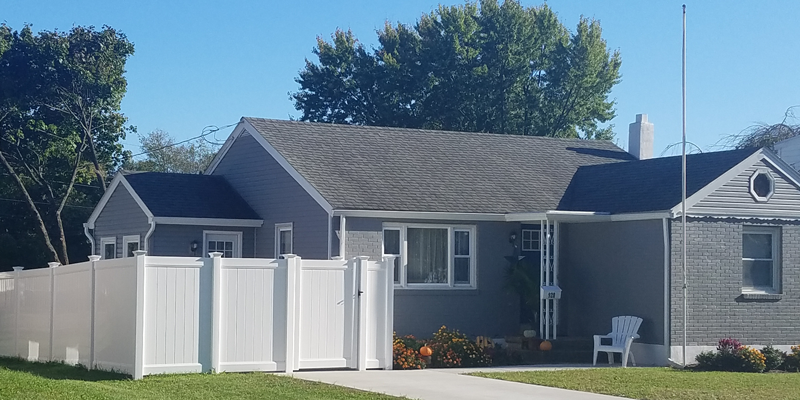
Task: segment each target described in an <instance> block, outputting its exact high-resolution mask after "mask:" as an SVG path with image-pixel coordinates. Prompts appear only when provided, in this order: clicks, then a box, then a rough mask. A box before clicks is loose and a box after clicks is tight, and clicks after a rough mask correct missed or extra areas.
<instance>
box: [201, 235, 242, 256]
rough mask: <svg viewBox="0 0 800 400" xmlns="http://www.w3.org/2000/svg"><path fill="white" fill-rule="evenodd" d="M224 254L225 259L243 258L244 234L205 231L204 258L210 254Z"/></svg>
mask: <svg viewBox="0 0 800 400" xmlns="http://www.w3.org/2000/svg"><path fill="white" fill-rule="evenodd" d="M213 252H218V253H222V257H224V258H240V257H241V256H242V233H241V232H223V231H203V257H208V253H213Z"/></svg>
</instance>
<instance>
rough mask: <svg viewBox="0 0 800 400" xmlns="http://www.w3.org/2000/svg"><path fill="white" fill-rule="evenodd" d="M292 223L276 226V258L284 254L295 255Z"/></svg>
mask: <svg viewBox="0 0 800 400" xmlns="http://www.w3.org/2000/svg"><path fill="white" fill-rule="evenodd" d="M292 230H293V226H292V223H291V222H289V223H284V224H275V258H278V257H280V256H282V255H284V254H293V253H292V251H293V250H294V249H293V246H292V242H293V237H292V236H294V235H293V232H292Z"/></svg>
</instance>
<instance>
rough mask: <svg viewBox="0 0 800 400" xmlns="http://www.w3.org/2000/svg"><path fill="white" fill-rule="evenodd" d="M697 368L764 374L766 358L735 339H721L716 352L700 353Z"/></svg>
mask: <svg viewBox="0 0 800 400" xmlns="http://www.w3.org/2000/svg"><path fill="white" fill-rule="evenodd" d="M696 360H697V363H698V368H699V369H703V370H709V371H730V372H764V370H765V369H766V361H767V358H766V357H765V356H764V354H762V353H761V352H760V351H758V350H757V349H754V348H752V347H748V346H744V345H742V344H741V343H740V342H739V341H738V340H736V339H730V338H728V339H722V340H720V341H719V343H718V344H717V351H716V352H710V351H706V352H702V353H700V354H699V355H698V356H697V358H696Z"/></svg>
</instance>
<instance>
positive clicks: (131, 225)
mask: <svg viewBox="0 0 800 400" xmlns="http://www.w3.org/2000/svg"><path fill="white" fill-rule="evenodd" d="M149 229H150V223H149V222H147V215H145V214H144V211H142V209H141V208H140V207H139V205H138V204H136V200H134V199H133V196H131V194H130V193H128V190H127V189H126V188H125V186H123V185H122V184H119V185H117V187H116V188H115V189H114V193H112V194H111V198H109V199H108V202H107V203H106V206H105V207H104V208H103V211H101V212H100V215H99V216H98V217H97V220H96V221H95V223H94V243H95V252H94V254H103V252H102V249H101V248H100V239H101V238H105V237H110V236H114V237H116V238H117V257H122V237H123V236H127V235H139V243H140V246H141V247H144V235H145V234H147V231H148V230H149Z"/></svg>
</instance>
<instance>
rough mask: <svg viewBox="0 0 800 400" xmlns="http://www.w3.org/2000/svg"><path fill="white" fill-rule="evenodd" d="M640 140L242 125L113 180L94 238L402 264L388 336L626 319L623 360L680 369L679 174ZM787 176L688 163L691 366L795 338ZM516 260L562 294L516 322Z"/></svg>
mask: <svg viewBox="0 0 800 400" xmlns="http://www.w3.org/2000/svg"><path fill="white" fill-rule="evenodd" d="M652 132H653V131H652V124H649V123H648V122H647V120H646V116H640V117H638V118H637V122H636V123H634V124H631V143H632V145H631V148H632V149H634V153H635V154H630V153H627V152H625V151H623V150H622V149H620V148H618V147H617V146H615V145H614V144H612V143H610V142H605V141H586V140H577V139H553V138H541V137H522V136H507V135H494V134H482V133H461V132H442V131H424V130H411V129H396V128H379V127H362V126H347V125H332V124H316V123H303V122H290V121H277V120H266V119H258V118H243V119H242V120H241V122H240V123H239V125H238V126H237V127H236V129H235V130H234V131H233V133H232V134H231V136H230V137H229V138H228V140H227V141H226V143H225V145H224V146H223V147H222V149H221V150H220V152H219V153H218V154H217V156H216V158H215V159H214V161H213V163H212V164H211V166H210V167H209V168H208V170H207V171H206V175H203V176H199V175H180V174H156V173H141V174H119V175H118V176H117V177H116V178H115V180H114V182H113V183H112V187H111V188H110V189H109V190H108V192H107V194H106V196H104V198H103V199H102V201H101V202H100V204H99V205H98V207H97V209H96V210H95V212H94V213H93V214H92V217H91V218H90V220H89V222H88V223H87V225H86V226H87V236H88V237H90V239H91V240H92V241H93V242H94V243H95V249H96V250H97V252H98V253H99V254H101V255H104V256H107V257H110V256H112V255H113V256H115V257H118V256H124V255H125V252H124V251H123V252H121V251H120V250H121V249H122V250H125V249H129V248H130V246H133V245H131V244H130V243H131V242H130V240H128V241H127V242H126V239H125V238H126V237H129V238H130V237H132V236H137V237H139V238H141V239H140V240H141V242H137V243H142V246H143V247H146V249H147V250H148V252H149V253H150V254H153V255H187V254H188V255H191V254H195V255H199V254H206V253H207V252H208V251H211V250H215V249H216V250H220V249H228V248H230V249H238V251H236V250H231V251H230V252H229V253H225V255H226V256H234V257H236V256H240V257H277V256H279V255H280V254H286V253H295V254H298V255H300V256H301V257H305V258H316V259H320V258H330V257H336V256H341V257H346V258H349V257H353V256H360V255H366V256H369V257H370V258H372V259H380V258H381V257H382V256H384V255H396V256H399V257H398V259H397V262H396V269H395V282H396V290H395V315H394V320H395V325H394V326H395V329H396V331H397V332H398V334H409V333H410V334H415V335H418V336H429V335H430V334H432V333H433V332H434V331H436V329H438V328H439V327H440V326H441V325H447V326H448V327H453V328H457V329H459V330H461V331H463V332H465V333H467V334H470V335H489V336H496V335H497V336H502V335H506V334H512V333H516V332H517V331H518V330H519V326H520V322H521V318H522V319H523V320H524V316H526V315H530V314H533V315H535V316H537V317H538V321H539V323H540V326H539V329H537V330H539V331H540V333H541V335H543V336H546V337H564V336H568V337H577V338H581V337H589V336H591V335H592V334H597V333H606V332H607V331H608V330H609V328H610V320H611V317H613V316H615V315H625V314H629V315H636V316H639V317H642V318H643V319H644V322H643V324H642V327H641V329H640V332H639V333H640V334H641V339H640V340H638V341H637V343H635V347H634V352H635V353H636V358H637V359H638V360H639V361H640V362H644V363H653V364H664V363H666V360H667V358H669V357H672V358H673V359H676V360H679V357H678V356H679V355H680V345H681V344H682V340H683V332H684V331H683V326H684V325H683V315H684V314H683V299H684V296H683V273H682V271H683V269H682V257H681V248H682V235H681V223H680V213H681V205H680V203H681V160H680V157H666V158H657V159H649V158H648V157H649V156H650V155H651V154H652ZM799 182H800V176H798V173H797V172H796V171H795V170H793V169H792V168H790V167H789V166H788V165H786V163H784V162H783V161H782V160H781V159H780V158H778V157H777V156H775V155H774V154H773V153H771V152H770V151H768V150H764V149H748V150H734V151H724V152H714V153H704V154H694V155H690V156H689V157H688V188H687V191H688V192H687V195H688V199H687V213H686V214H687V217H688V221H689V222H688V230H687V234H688V238H689V239H688V241H687V248H688V252H687V253H688V262H687V269H688V313H687V316H688V320H687V336H688V343H689V346H690V347H689V351H688V354H690V355H692V357H693V354H696V353H698V352H699V351H701V350H704V349H706V348H708V347H709V346H714V345H715V343H716V341H717V340H718V339H720V338H723V337H736V338H739V339H740V340H742V341H743V342H745V343H748V344H753V345H762V344H763V345H765V344H773V345H787V346H788V345H791V344H797V343H800V318H798V317H800V250H798V249H800V247H798V246H799V245H800V224H798V222H797V221H798V219H800V183H799ZM112 242H113V243H114V249H113V251H112V249H111V246H110V244H111V243H112ZM126 243H127V244H126ZM520 260H522V261H520ZM518 262H523V263H527V264H526V265H525V266H524V267H523V268H533V269H534V270H535V274H534V275H538V278H539V282H538V283H537V285H538V284H541V285H543V286H547V287H548V288H560V296H561V297H560V299H544V300H542V301H541V302H540V305H539V309H538V310H534V311H535V313H531V312H530V311H531V310H525V308H526V307H522V306H521V304H522V302H521V301H520V299H519V297H518V296H517V295H516V294H514V293H512V292H511V291H510V290H509V282H508V281H509V279H508V278H507V276H508V270H509V267H510V266H511V265H515V264H516V263H518ZM557 291H558V289H552V290H549V293H552V294H553V296H554V297H558V296H557V295H556V292H557ZM543 297H549V296H547V293H545V294H543ZM526 311H527V313H526Z"/></svg>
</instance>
